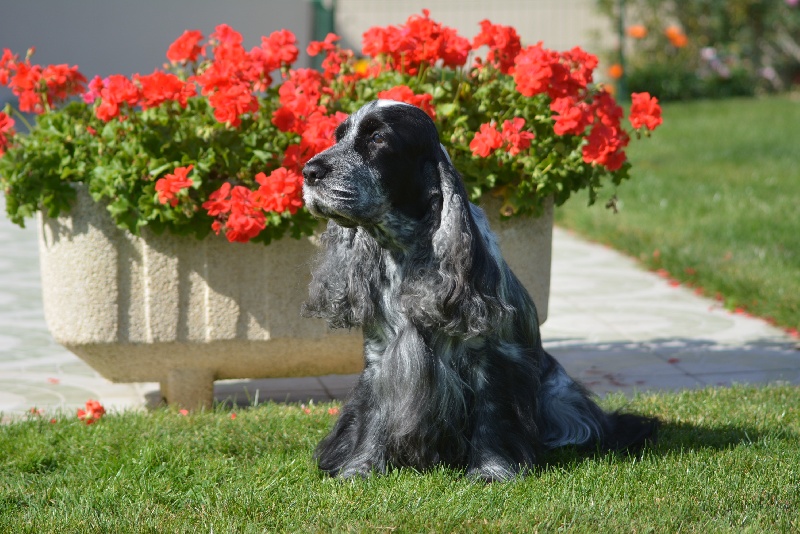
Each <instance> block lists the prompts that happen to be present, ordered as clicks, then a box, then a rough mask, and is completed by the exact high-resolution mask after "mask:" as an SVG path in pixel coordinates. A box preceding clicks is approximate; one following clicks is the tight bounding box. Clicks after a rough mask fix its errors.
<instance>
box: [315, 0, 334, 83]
mask: <svg viewBox="0 0 800 534" xmlns="http://www.w3.org/2000/svg"><path fill="white" fill-rule="evenodd" d="M311 6H312V9H313V10H314V14H313V19H312V26H311V38H312V39H313V40H314V41H323V40H324V39H325V36H326V35H328V34H329V33H336V31H335V17H334V13H335V12H336V0H311ZM311 59H312V64H313V66H314V68H317V69H318V68H321V67H322V60H323V59H324V57H322V56H317V57H315V58H311Z"/></svg>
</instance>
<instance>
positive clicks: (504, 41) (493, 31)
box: [472, 20, 522, 74]
mask: <svg viewBox="0 0 800 534" xmlns="http://www.w3.org/2000/svg"><path fill="white" fill-rule="evenodd" d="M480 24H481V32H480V33H479V34H478V35H477V36H475V39H473V40H472V48H474V49H477V48H480V47H481V46H484V45H485V46H488V47H489V53H488V54H487V56H486V59H488V60H489V62H490V63H491V64H492V65H494V66H495V67H496V68H497V69H498V70H500V71H501V72H503V73H504V74H508V73H509V71H510V70H511V68H512V67H513V66H514V58H515V57H517V54H519V52H520V50H521V49H522V46H521V44H520V38H519V35H518V34H517V31H516V30H515V29H514V28H512V27H511V26H501V25H500V24H492V23H491V22H490V21H488V20H482V21H481V22H480Z"/></svg>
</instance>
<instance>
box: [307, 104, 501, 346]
mask: <svg viewBox="0 0 800 534" xmlns="http://www.w3.org/2000/svg"><path fill="white" fill-rule="evenodd" d="M303 176H304V177H305V184H304V187H303V198H304V200H305V203H306V206H307V207H308V209H309V210H310V211H311V213H313V214H314V215H316V216H317V217H321V218H326V219H329V220H331V221H333V222H332V223H331V224H329V225H328V231H327V232H326V236H323V242H325V243H326V247H327V256H326V260H325V262H324V263H323V264H321V265H320V267H319V268H318V269H317V271H316V272H315V274H314V280H313V282H312V284H311V288H310V297H309V300H308V301H307V302H306V305H305V307H304V313H305V314H306V315H313V316H318V317H325V318H327V319H328V320H329V322H330V323H331V324H332V325H341V326H355V325H360V324H362V323H363V322H364V321H365V320H366V319H367V318H369V317H370V316H371V314H372V313H373V311H374V309H373V306H372V304H373V302H374V301H375V300H376V299H378V297H377V295H378V294H379V293H380V292H381V291H383V290H384V287H383V286H382V284H383V280H384V279H385V278H384V277H383V275H382V274H381V267H380V266H381V260H380V257H381V254H382V253H383V252H381V250H379V249H383V248H389V249H398V248H399V249H400V250H405V251H410V250H411V249H413V253H412V254H408V255H407V256H406V260H404V261H406V262H410V263H408V264H407V265H405V268H404V269H403V271H404V273H405V274H404V278H403V280H402V287H401V294H402V296H401V301H402V302H401V306H402V308H403V311H404V313H406V314H407V315H409V316H410V317H411V318H412V320H414V322H416V323H417V324H418V325H421V326H424V327H436V328H444V329H445V330H447V331H448V332H452V333H457V334H459V335H468V336H470V335H476V334H478V333H481V332H485V331H487V330H489V329H491V328H492V325H493V324H496V323H497V321H499V320H500V318H501V316H502V315H503V314H504V313H505V306H504V305H503V304H502V303H501V302H500V299H499V292H500V286H501V277H502V276H503V274H502V268H501V265H500V262H501V260H500V259H499V253H497V252H496V251H495V252H494V253H493V252H492V246H491V245H490V243H489V241H491V239H492V238H491V237H490V235H491V233H490V232H489V230H488V227H487V226H486V222H485V219H484V218H483V215H482V212H480V210H478V209H477V208H475V207H474V206H471V205H470V202H469V199H468V198H467V193H466V190H465V188H464V184H463V182H462V181H461V177H460V176H459V174H458V172H457V171H456V169H455V168H454V167H453V164H452V162H451V161H450V158H449V156H448V155H447V153H446V152H445V149H444V147H443V146H442V145H441V144H440V143H439V135H438V132H437V130H436V126H435V124H434V123H433V121H432V120H431V119H430V118H429V117H428V115H427V114H425V112H423V111H422V110H420V109H419V108H417V107H415V106H411V105H408V104H403V103H400V102H394V101H388V100H378V101H374V102H370V103H369V104H366V105H365V106H363V107H362V108H360V109H359V110H358V111H356V112H355V113H353V114H352V115H351V116H350V117H349V118H348V119H347V120H346V121H344V122H343V123H342V124H341V125H340V126H339V127H338V128H337V130H336V144H335V145H333V146H332V147H331V148H329V149H327V150H325V151H324V152H322V153H320V154H318V155H316V156H314V157H313V158H312V159H311V160H310V161H309V162H308V163H307V164H306V166H305V168H304V169H303ZM357 228H363V229H364V230H365V232H360V231H358V230H356V229H357ZM365 235H369V236H371V237H370V238H367V237H365ZM373 245H377V247H378V249H376V247H375V246H373ZM495 256H497V257H495Z"/></svg>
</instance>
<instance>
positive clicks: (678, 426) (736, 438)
mask: <svg viewBox="0 0 800 534" xmlns="http://www.w3.org/2000/svg"><path fill="white" fill-rule="evenodd" d="M768 436H769V437H773V438H774V437H775V433H774V432H764V431H763V430H760V429H758V428H757V427H756V426H743V425H734V424H722V425H713V426H709V425H702V424H693V423H686V422H672V421H668V422H662V423H661V426H660V427H659V431H658V439H657V441H656V443H655V444H649V445H647V446H646V447H645V448H644V449H643V450H642V451H639V452H635V453H625V452H622V453H618V452H606V451H597V450H591V449H585V448H583V449H581V448H578V447H563V448H560V449H555V450H552V451H549V452H548V453H547V454H546V455H545V457H544V462H543V463H542V465H541V470H542V472H544V471H548V470H550V469H570V468H571V467H574V466H575V465H577V464H578V463H583V462H585V461H591V460H598V459H601V458H618V459H619V461H623V462H624V461H632V460H634V459H637V458H641V457H642V456H646V455H655V456H671V455H675V454H684V453H687V452H692V451H700V450H713V451H725V450H729V449H733V448H735V447H738V446H750V445H753V444H756V443H759V442H761V441H762V440H764V439H767V437H768ZM781 439H786V440H788V441H796V440H798V439H800V436H798V435H796V434H794V433H791V432H788V431H785V430H784V431H783V432H782V433H781Z"/></svg>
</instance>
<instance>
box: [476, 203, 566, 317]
mask: <svg viewBox="0 0 800 534" xmlns="http://www.w3.org/2000/svg"><path fill="white" fill-rule="evenodd" d="M481 207H482V208H483V209H484V211H485V213H486V217H487V218H488V219H489V225H490V226H491V228H492V230H493V231H494V233H495V234H497V240H498V242H499V244H500V248H501V250H502V251H503V257H504V258H505V260H506V263H508V265H509V267H511V270H512V271H514V274H515V275H517V278H519V280H520V282H522V285H524V286H525V288H526V289H527V290H528V293H530V295H531V298H533V302H534V304H536V312H537V314H538V316H539V324H543V323H544V322H545V320H546V319H547V309H548V304H549V302H550V265H551V262H552V261H551V260H552V255H553V198H552V197H549V198H548V199H547V201H546V203H545V207H544V213H543V214H542V216H541V217H538V218H535V219H534V218H531V217H516V218H513V219H507V220H501V219H500V201H499V200H498V199H495V198H486V199H484V201H483V202H482V204H481Z"/></svg>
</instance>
